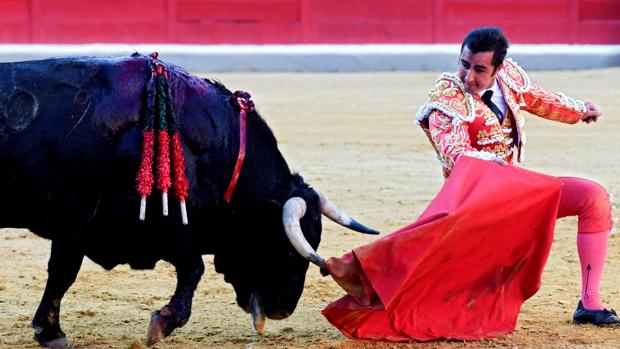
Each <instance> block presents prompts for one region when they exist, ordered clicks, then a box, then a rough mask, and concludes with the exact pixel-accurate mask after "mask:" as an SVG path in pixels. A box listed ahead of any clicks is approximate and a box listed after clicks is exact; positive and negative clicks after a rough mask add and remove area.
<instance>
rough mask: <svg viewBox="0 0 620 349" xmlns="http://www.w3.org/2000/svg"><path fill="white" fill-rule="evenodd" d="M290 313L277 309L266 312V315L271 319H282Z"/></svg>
mask: <svg viewBox="0 0 620 349" xmlns="http://www.w3.org/2000/svg"><path fill="white" fill-rule="evenodd" d="M291 314H292V313H290V312H288V311H279V312H277V313H272V314H267V317H268V318H270V319H271V320H282V319H286V318H287V317H289V316H291Z"/></svg>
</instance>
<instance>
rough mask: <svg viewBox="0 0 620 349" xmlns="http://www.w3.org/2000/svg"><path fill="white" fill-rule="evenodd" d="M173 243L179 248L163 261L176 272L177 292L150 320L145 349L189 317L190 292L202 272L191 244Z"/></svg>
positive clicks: (201, 266) (193, 289) (197, 254)
mask: <svg viewBox="0 0 620 349" xmlns="http://www.w3.org/2000/svg"><path fill="white" fill-rule="evenodd" d="M177 242H178V243H179V245H180V246H179V247H178V248H174V249H173V250H174V251H176V253H175V255H174V256H169V258H167V260H168V261H169V262H170V263H172V265H174V267H175V268H176V272H177V288H176V290H175V292H174V295H173V296H172V299H171V300H170V303H168V304H167V305H165V306H164V307H163V308H161V310H158V311H156V312H154V313H153V315H152V316H151V324H150V326H149V330H148V337H147V345H149V346H151V345H153V344H155V343H157V342H158V341H160V340H161V339H162V338H164V337H166V336H167V335H169V334H170V333H172V331H174V329H175V328H177V327H181V326H183V325H185V323H186V322H187V320H188V319H189V316H190V314H191V310H192V298H193V297H194V291H195V290H196V287H197V286H198V282H199V281H200V278H201V277H202V273H203V272H204V264H203V262H202V256H201V255H200V253H199V252H198V251H197V250H196V249H195V248H194V246H192V243H191V241H189V243H185V242H188V241H185V242H180V241H177ZM175 247H176V246H175Z"/></svg>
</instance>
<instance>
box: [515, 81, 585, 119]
mask: <svg viewBox="0 0 620 349" xmlns="http://www.w3.org/2000/svg"><path fill="white" fill-rule="evenodd" d="M522 97H523V102H524V104H525V105H524V106H522V108H523V110H525V111H527V112H529V113H532V114H534V115H538V116H540V117H543V118H545V119H549V120H553V121H559V122H564V123H567V124H574V123H576V122H578V121H579V120H581V119H582V118H583V115H584V114H585V112H586V111H587V107H586V105H585V103H584V102H583V101H580V100H578V99H574V98H571V97H568V96H566V95H564V94H563V93H561V92H560V93H553V92H548V91H545V90H543V89H542V88H540V87H539V86H536V85H534V84H532V85H531V87H530V89H529V90H528V91H527V92H525V93H523V94H522Z"/></svg>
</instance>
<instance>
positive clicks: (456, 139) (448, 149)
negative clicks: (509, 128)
mask: <svg viewBox="0 0 620 349" xmlns="http://www.w3.org/2000/svg"><path fill="white" fill-rule="evenodd" d="M428 121H429V125H428V126H429V133H430V137H431V140H432V142H433V145H434V147H435V151H436V152H437V159H438V160H439V162H440V163H441V166H442V168H443V173H444V176H445V177H448V176H449V175H450V172H451V171H452V168H453V167H454V164H455V163H456V161H457V160H458V159H459V158H460V157H461V156H462V155H466V156H471V157H475V158H479V159H483V160H497V159H500V158H499V157H498V156H497V155H495V154H493V153H489V152H486V151H480V150H477V149H475V148H473V147H472V146H471V140H470V138H469V132H468V124H467V122H462V121H460V120H459V119H454V118H452V117H450V116H448V115H446V114H444V113H443V112H441V111H439V110H434V111H433V112H431V114H430V115H429V120H428Z"/></svg>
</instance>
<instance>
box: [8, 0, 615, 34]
mask: <svg viewBox="0 0 620 349" xmlns="http://www.w3.org/2000/svg"><path fill="white" fill-rule="evenodd" d="M484 25H494V26H500V27H502V28H503V29H504V31H505V32H506V34H507V36H508V37H509V38H510V40H511V42H512V43H568V44H620V0H517V1H513V0H435V1H430V0H129V1H128V0H0V43H91V42H104V43H185V44H227V43H233V44H240V43H254V44H297V43H300V44H307V43H356V44H358V43H458V42H460V41H461V39H462V38H463V36H464V34H465V33H466V32H467V31H469V30H470V29H472V28H475V27H478V26H484Z"/></svg>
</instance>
